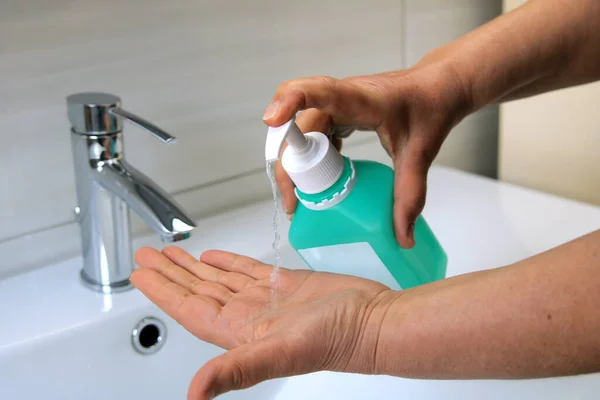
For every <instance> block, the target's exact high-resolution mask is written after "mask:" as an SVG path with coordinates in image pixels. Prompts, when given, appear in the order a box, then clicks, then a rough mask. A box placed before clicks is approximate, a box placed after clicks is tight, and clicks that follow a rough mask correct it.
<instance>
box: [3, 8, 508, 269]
mask: <svg viewBox="0 0 600 400" xmlns="http://www.w3.org/2000/svg"><path fill="white" fill-rule="evenodd" d="M498 12H500V1H493V0H486V1H483V2H481V1H477V0H454V1H451V2H444V3H443V5H441V3H440V2H437V1H416V0H406V1H403V0H371V1H363V0H344V1H340V0H304V1H302V2H285V1H273V0H255V1H251V2H246V1H241V0H220V1H211V0H179V1H175V2H167V1H162V0H145V1H141V0H128V1H117V0H104V1H102V2H98V1H90V0H85V1H82V0H79V1H75V0H53V1H43V0H25V1H18V0H9V1H4V2H2V4H1V5H0V37H2V38H3V39H2V40H0V132H2V135H3V137H4V140H3V143H4V145H3V146H2V147H0V183H1V189H0V193H1V197H0V260H1V261H0V277H6V276H10V275H13V274H15V273H19V272H23V271H26V270H29V269H32V268H36V267H39V266H42V265H44V264H46V263H48V262H51V261H53V260H57V259H60V258H64V257H68V256H72V255H74V254H77V252H78V251H79V237H78V229H77V226H76V225H75V223H74V218H73V212H72V210H73V208H74V207H75V206H76V199H75V188H74V176H73V165H72V158H71V148H70V142H69V126H68V122H67V119H66V112H65V102H64V98H65V96H67V95H68V94H70V93H74V92H78V91H105V92H110V93H114V94H118V95H120V96H121V97H122V99H123V106H124V107H125V108H127V109H129V110H131V111H133V112H135V113H138V114H140V115H142V116H144V117H146V118H148V119H150V120H151V121H153V122H154V123H156V124H157V125H159V126H162V127H163V128H165V129H166V130H168V131H170V132H172V133H173V134H175V135H176V136H177V137H178V139H179V140H178V142H177V143H176V144H174V145H171V146H166V145H163V144H161V143H159V142H158V141H157V140H155V139H153V138H152V137H150V135H148V134H147V133H146V132H144V131H141V130H139V129H137V128H136V127H133V126H129V125H128V126H126V130H125V146H126V155H127V158H128V159H129V161H130V162H131V163H132V164H133V165H135V166H136V167H138V169H140V170H141V171H143V172H145V173H146V174H147V175H149V176H150V177H151V178H152V179H154V180H156V181H157V182H158V183H159V184H160V185H161V186H163V187H164V188H165V189H166V190H168V191H169V192H171V193H173V194H174V195H175V197H176V199H177V200H178V201H179V202H180V203H181V204H182V205H183V206H184V207H186V208H187V209H188V210H189V211H190V212H191V213H192V214H193V215H195V216H197V217H201V216H203V215H207V214H210V213H214V212H218V211H222V210H225V209H228V208H231V207H235V206H238V205H241V204H245V203H248V202H252V201H256V200H259V199H263V198H266V197H267V196H268V193H269V191H268V183H267V180H266V178H265V176H264V162H263V139H264V135H265V127H264V125H263V124H262V121H261V118H260V117H261V115H262V111H263V109H264V107H265V106H266V104H267V103H268V101H269V100H270V97H271V95H272V93H273V91H274V89H275V88H276V87H277V85H278V84H279V83H280V82H282V81H284V80H286V79H290V78H293V77H298V76H307V75H313V74H323V75H332V76H336V77H344V76H349V75H356V74H369V73H374V72H380V71H384V70H390V69H397V68H400V67H402V66H410V65H412V64H413V63H414V62H416V61H417V60H418V59H419V58H420V57H421V55H423V54H424V53H425V52H427V51H428V50H430V49H431V48H433V47H435V46H438V45H440V44H443V43H445V42H447V41H449V40H452V39H454V38H455V37H457V36H458V35H460V34H462V33H464V32H466V31H468V30H471V29H473V28H475V27H477V26H478V25H480V24H482V23H484V22H485V21H487V20H489V19H491V18H493V17H494V16H495V15H496V14H497V13H498ZM496 126H497V115H496V110H494V109H491V110H484V111H483V112H481V113H479V114H477V115H475V116H472V117H470V118H469V119H467V120H465V121H464V122H463V123H462V124H461V125H460V126H459V127H457V128H456V132H455V133H453V134H452V136H451V138H450V139H449V141H448V143H447V144H446V145H445V146H444V148H443V149H442V152H441V154H440V158H439V161H440V162H441V163H444V164H447V165H452V166H455V167H457V168H462V169H465V170H469V171H473V172H477V173H482V174H485V175H490V176H494V175H495V165H496V162H495V157H496V156H495V155H496V136H497V135H496ZM376 140H377V139H376V137H375V136H374V135H373V134H368V133H365V134H359V135H354V137H353V138H351V139H350V143H349V145H348V146H347V148H348V151H349V152H351V153H352V155H361V156H363V157H379V156H381V150H380V149H379V148H378V146H374V145H373V144H374V143H375V142H376ZM474 147H477V148H478V150H479V151H477V152H475V151H471V149H472V148H474ZM373 149H376V150H373ZM481 149H484V150H483V151H481ZM134 230H135V232H136V234H140V233H146V232H147V230H146V229H145V228H144V227H143V226H142V225H141V224H140V222H139V221H138V220H137V218H134Z"/></svg>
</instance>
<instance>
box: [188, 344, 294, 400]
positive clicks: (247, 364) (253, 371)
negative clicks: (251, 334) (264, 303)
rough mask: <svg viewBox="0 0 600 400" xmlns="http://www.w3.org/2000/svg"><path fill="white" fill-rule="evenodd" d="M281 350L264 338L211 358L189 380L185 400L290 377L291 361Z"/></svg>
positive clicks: (210, 396) (201, 398)
mask: <svg viewBox="0 0 600 400" xmlns="http://www.w3.org/2000/svg"><path fill="white" fill-rule="evenodd" d="M281 347H282V346H281V340H280V339H269V338H268V339H263V340H260V341H257V342H253V343H249V344H245V345H242V346H240V347H237V348H235V349H233V350H230V351H228V352H227V353H225V354H222V355H220V356H218V357H216V358H213V359H212V360H210V361H209V362H208V363H206V365H204V366H203V367H202V368H201V369H200V370H199V371H198V372H197V373H196V375H195V376H194V379H192V383H191V384H190V389H189V391H188V400H210V399H213V398H214V397H216V396H219V395H221V394H224V393H227V392H229V391H231V390H239V389H245V388H249V387H251V386H254V385H256V384H258V383H260V382H262V381H266V380H268V379H274V378H281V377H284V376H290V375H293V372H294V371H293V369H294V366H293V362H290V360H293V358H292V357H285V355H284V354H283V353H284V352H283V351H282V348H281ZM282 356H283V357H282ZM282 359H283V360H288V362H287V363H284V362H282V361H281V360H282Z"/></svg>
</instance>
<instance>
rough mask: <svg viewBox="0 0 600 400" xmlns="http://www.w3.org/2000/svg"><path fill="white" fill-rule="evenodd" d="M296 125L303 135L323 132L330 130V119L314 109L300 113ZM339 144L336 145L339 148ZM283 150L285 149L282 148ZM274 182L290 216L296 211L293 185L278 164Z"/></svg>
mask: <svg viewBox="0 0 600 400" xmlns="http://www.w3.org/2000/svg"><path fill="white" fill-rule="evenodd" d="M296 124H297V125H298V127H299V128H300V130H301V131H302V132H303V133H307V132H323V133H327V132H328V131H329V130H330V129H331V125H332V122H331V117H330V116H329V115H327V114H325V113H322V112H320V111H319V110H316V109H314V108H312V109H310V110H306V111H304V112H302V113H301V114H300V115H299V116H298V118H297V119H296ZM339 145H340V144H338V146H339ZM284 149H285V147H284ZM275 180H276V181H277V186H278V187H279V191H280V192H281V204H282V207H283V210H284V212H285V213H286V214H288V215H291V214H293V213H294V211H295V210H296V204H297V202H298V200H297V199H296V195H295V194H294V183H293V182H292V180H291V179H290V177H289V176H288V174H287V173H286V172H285V170H284V169H283V167H282V166H281V162H278V163H277V165H276V167H275Z"/></svg>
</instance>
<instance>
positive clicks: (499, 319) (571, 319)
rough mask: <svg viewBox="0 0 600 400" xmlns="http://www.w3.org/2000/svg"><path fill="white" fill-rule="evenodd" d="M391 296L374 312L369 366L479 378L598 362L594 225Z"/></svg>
mask: <svg viewBox="0 0 600 400" xmlns="http://www.w3.org/2000/svg"><path fill="white" fill-rule="evenodd" d="M394 296H396V299H395V300H394V301H392V302H391V303H388V304H390V305H389V306H388V307H385V308H382V309H380V310H379V312H378V313H377V315H378V317H375V316H374V319H375V322H374V323H375V324H381V330H380V334H379V340H378V346H377V349H378V350H377V352H376V362H375V364H376V371H377V373H383V374H389V375H397V376H407V377H417V378H445V379H483V378H535V377H548V376H561V375H573V374H581V373H589V372H597V371H600V335H599V334H598V332H600V230H598V231H596V232H593V233H591V234H588V235H586V236H584V237H582V238H579V239H577V240H575V241H573V242H570V243H567V244H565V245H562V246H560V247H557V248H554V249H552V250H550V251H547V252H545V253H542V254H540V255H537V256H535V257H532V258H529V259H527V260H524V261H521V262H519V263H516V264H514V265H511V266H508V267H505V268H499V269H494V270H489V271H482V272H476V273H471V274H466V275H461V276H458V277H455V278H450V279H446V280H444V281H440V282H437V283H433V284H430V285H426V286H422V287H419V288H415V289H411V290H407V291H405V292H403V293H394ZM378 319H379V320H378Z"/></svg>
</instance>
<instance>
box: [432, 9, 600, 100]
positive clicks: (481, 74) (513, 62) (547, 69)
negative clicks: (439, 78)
mask: <svg viewBox="0 0 600 400" xmlns="http://www.w3.org/2000/svg"><path fill="white" fill-rule="evenodd" d="M599 21H600V2H599V1H597V0H531V1H529V2H528V3H527V4H525V5H523V6H522V7H520V8H517V9H515V10H513V11H511V12H509V13H507V14H504V15H502V16H500V17H499V18H496V19H495V20H493V21H491V22H490V23H488V24H486V25H484V26H482V27H480V28H479V29H477V30H474V31H473V32H471V33H469V34H467V35H465V36H463V37H462V38H460V39H458V40H456V41H454V42H452V43H450V44H448V45H446V46H443V47H441V48H439V49H437V50H434V51H433V52H431V53H430V54H428V55H427V56H426V57H425V58H424V59H423V60H422V62H425V63H427V62H432V61H433V62H435V61H441V60H443V61H448V62H450V63H451V64H452V65H453V67H454V69H455V70H456V73H457V78H458V79H459V80H460V81H461V83H462V84H463V86H464V87H465V90H466V91H467V92H468V93H469V95H470V96H471V111H475V110H477V109H479V108H482V107H484V106H486V105H488V104H494V103H499V102H502V101H507V100H514V99H517V98H521V97H527V96H532V95H536V94H539V93H543V92H547V91H550V90H555V89H560V88H564V87H568V86H574V85H579V84H583V83H588V82H591V81H594V80H597V79H600V50H599V49H600V30H599V29H597V27H598V24H599Z"/></svg>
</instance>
